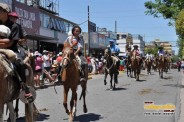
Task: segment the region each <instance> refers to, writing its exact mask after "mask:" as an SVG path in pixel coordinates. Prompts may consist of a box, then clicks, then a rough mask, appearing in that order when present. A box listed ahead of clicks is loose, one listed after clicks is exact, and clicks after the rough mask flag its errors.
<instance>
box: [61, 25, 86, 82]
mask: <svg viewBox="0 0 184 122" xmlns="http://www.w3.org/2000/svg"><path fill="white" fill-rule="evenodd" d="M81 31H82V30H81V28H80V27H79V26H74V27H73V28H72V31H71V33H70V34H69V35H68V38H67V39H66V40H65V42H68V43H69V44H70V46H71V47H72V48H73V49H74V51H75V52H74V55H75V56H76V60H78V61H79V62H78V63H79V71H80V77H81V78H80V82H82V81H86V80H87V79H85V76H84V72H83V69H82V66H83V65H85V63H87V62H85V60H84V57H83V56H82V52H81V49H82V45H81V41H82V40H81V38H80V36H79V35H80V33H81ZM61 72H62V69H61Z"/></svg>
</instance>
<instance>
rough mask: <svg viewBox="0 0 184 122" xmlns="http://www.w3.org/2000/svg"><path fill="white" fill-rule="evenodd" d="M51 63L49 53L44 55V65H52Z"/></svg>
mask: <svg viewBox="0 0 184 122" xmlns="http://www.w3.org/2000/svg"><path fill="white" fill-rule="evenodd" d="M50 66H51V63H50V60H49V56H48V55H45V54H44V55H43V67H50Z"/></svg>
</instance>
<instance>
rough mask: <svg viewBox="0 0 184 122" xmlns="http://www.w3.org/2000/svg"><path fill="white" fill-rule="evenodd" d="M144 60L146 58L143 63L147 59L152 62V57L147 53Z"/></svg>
mask: <svg viewBox="0 0 184 122" xmlns="http://www.w3.org/2000/svg"><path fill="white" fill-rule="evenodd" d="M145 58H146V59H145V61H147V60H148V59H149V58H150V60H151V61H152V60H153V55H152V54H151V52H150V51H148V53H147V54H146V56H145Z"/></svg>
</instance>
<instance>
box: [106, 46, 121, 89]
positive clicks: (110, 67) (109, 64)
mask: <svg viewBox="0 0 184 122" xmlns="http://www.w3.org/2000/svg"><path fill="white" fill-rule="evenodd" d="M104 58H105V59H106V63H105V77H104V85H106V84H107V82H106V79H107V75H108V74H109V75H110V89H111V90H113V89H115V88H116V85H115V84H116V83H117V78H118V74H117V73H116V66H115V60H114V59H113V57H112V56H111V50H110V48H107V49H105V51H104ZM113 77H114V84H113V85H112V79H113Z"/></svg>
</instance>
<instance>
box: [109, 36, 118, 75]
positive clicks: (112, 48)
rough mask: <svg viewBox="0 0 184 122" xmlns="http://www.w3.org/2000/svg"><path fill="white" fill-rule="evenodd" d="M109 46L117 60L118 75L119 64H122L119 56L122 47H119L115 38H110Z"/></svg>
mask: <svg viewBox="0 0 184 122" xmlns="http://www.w3.org/2000/svg"><path fill="white" fill-rule="evenodd" d="M109 44H110V45H109V46H108V47H109V48H110V50H111V54H112V57H113V58H114V59H115V61H116V64H115V66H116V73H117V75H118V74H119V66H120V59H119V58H118V56H119V52H120V49H119V47H118V46H117V45H116V44H115V40H109Z"/></svg>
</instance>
